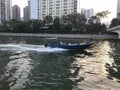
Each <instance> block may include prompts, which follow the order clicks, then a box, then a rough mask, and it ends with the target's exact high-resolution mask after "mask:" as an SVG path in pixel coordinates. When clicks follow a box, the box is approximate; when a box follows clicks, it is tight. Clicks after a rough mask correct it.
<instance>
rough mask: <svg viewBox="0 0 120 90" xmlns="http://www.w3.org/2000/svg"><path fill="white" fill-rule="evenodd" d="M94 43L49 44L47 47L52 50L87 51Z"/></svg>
mask: <svg viewBox="0 0 120 90" xmlns="http://www.w3.org/2000/svg"><path fill="white" fill-rule="evenodd" d="M92 44H93V43H88V44H70V45H69V44H49V45H45V46H46V47H51V48H63V49H86V48H89V47H90V46H91V45H92Z"/></svg>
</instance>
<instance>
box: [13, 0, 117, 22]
mask: <svg viewBox="0 0 120 90" xmlns="http://www.w3.org/2000/svg"><path fill="white" fill-rule="evenodd" d="M80 3H81V4H80V8H86V9H89V8H93V9H94V12H95V13H97V12H101V11H104V10H109V11H110V12H111V14H109V15H108V18H106V19H103V21H104V22H109V21H111V20H112V19H113V18H115V17H116V10H117V0H81V2H80ZM12 5H18V6H20V7H21V16H22V15H23V7H25V6H27V5H28V0H12Z"/></svg>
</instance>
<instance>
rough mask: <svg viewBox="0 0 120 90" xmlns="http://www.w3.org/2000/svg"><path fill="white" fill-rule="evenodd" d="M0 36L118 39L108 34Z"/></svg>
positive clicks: (17, 34)
mask: <svg viewBox="0 0 120 90" xmlns="http://www.w3.org/2000/svg"><path fill="white" fill-rule="evenodd" d="M0 36H1V37H3V36H10V37H43V38H44V37H46V38H92V39H118V36H117V35H108V34H101V35H96V34H43V33H39V34H38V33H37V34H36V33H0Z"/></svg>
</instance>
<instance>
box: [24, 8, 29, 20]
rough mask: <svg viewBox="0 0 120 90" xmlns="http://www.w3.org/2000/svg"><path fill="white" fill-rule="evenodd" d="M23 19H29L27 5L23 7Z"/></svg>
mask: <svg viewBox="0 0 120 90" xmlns="http://www.w3.org/2000/svg"><path fill="white" fill-rule="evenodd" d="M23 20H24V21H25V22H27V21H28V20H29V8H28V6H26V7H24V9H23Z"/></svg>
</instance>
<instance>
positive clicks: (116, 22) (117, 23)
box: [110, 18, 120, 27]
mask: <svg viewBox="0 0 120 90" xmlns="http://www.w3.org/2000/svg"><path fill="white" fill-rule="evenodd" d="M117 25H120V19H119V18H114V19H113V20H112V21H111V24H110V27H114V26H117Z"/></svg>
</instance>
